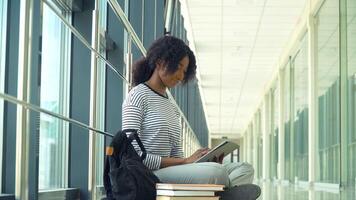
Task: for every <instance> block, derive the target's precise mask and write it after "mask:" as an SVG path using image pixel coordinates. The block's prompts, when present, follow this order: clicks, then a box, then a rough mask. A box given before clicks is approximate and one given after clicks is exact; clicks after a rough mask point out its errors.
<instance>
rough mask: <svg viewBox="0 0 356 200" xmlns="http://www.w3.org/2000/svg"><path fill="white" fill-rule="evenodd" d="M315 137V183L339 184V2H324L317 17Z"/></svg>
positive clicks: (328, 0) (329, 0)
mask: <svg viewBox="0 0 356 200" xmlns="http://www.w3.org/2000/svg"><path fill="white" fill-rule="evenodd" d="M316 20H317V22H318V23H317V25H316V31H317V50H318V52H317V90H318V109H317V110H318V129H319V130H318V133H317V134H316V141H317V151H316V163H317V166H316V181H317V182H324V183H337V184H339V183H340V78H339V77H340V70H339V56H338V55H339V1H335V0H327V1H325V2H324V4H323V5H322V7H321V9H320V10H319V12H318V14H317V16H316Z"/></svg>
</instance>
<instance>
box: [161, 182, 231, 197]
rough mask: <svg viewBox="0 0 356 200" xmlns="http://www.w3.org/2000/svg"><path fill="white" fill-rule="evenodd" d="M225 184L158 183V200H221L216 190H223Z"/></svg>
mask: <svg viewBox="0 0 356 200" xmlns="http://www.w3.org/2000/svg"><path fill="white" fill-rule="evenodd" d="M223 188H224V185H215V184H168V183H158V184H156V189H157V198H156V200H219V197H218V196H215V192H218V191H223V190H224V189H223Z"/></svg>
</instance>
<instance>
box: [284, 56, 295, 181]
mask: <svg viewBox="0 0 356 200" xmlns="http://www.w3.org/2000/svg"><path fill="white" fill-rule="evenodd" d="M283 78H284V81H283V83H284V88H283V92H282V94H283V101H284V104H283V109H284V119H283V123H284V159H285V164H284V166H285V168H284V172H285V177H284V178H285V179H286V180H290V181H292V179H294V178H292V177H293V176H292V170H291V169H292V162H293V160H292V157H291V155H292V149H293V148H292V145H293V144H292V138H293V137H292V134H293V133H292V131H291V123H290V121H291V113H290V110H291V101H290V100H291V84H290V83H291V68H290V62H288V63H287V65H286V66H285V68H284V70H283Z"/></svg>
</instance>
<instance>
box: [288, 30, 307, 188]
mask: <svg viewBox="0 0 356 200" xmlns="http://www.w3.org/2000/svg"><path fill="white" fill-rule="evenodd" d="M292 66H293V88H294V89H293V91H294V101H293V102H294V106H293V107H294V109H293V113H292V114H293V130H294V138H293V140H294V164H293V165H294V170H295V176H296V177H297V178H298V180H303V181H308V146H309V145H308V107H309V106H308V83H309V82H308V37H307V34H305V35H304V37H303V39H302V40H301V44H300V50H299V51H298V53H297V54H296V55H295V57H294V59H293V64H292Z"/></svg>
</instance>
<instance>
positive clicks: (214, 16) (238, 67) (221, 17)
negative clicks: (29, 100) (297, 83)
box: [186, 0, 306, 136]
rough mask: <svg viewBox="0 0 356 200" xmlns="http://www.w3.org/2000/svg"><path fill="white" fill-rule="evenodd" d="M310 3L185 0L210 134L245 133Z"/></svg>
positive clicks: (264, 0) (278, 0)
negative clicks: (284, 50) (305, 8)
mask: <svg viewBox="0 0 356 200" xmlns="http://www.w3.org/2000/svg"><path fill="white" fill-rule="evenodd" d="M305 5H306V0H293V1H290V0H186V6H187V12H188V15H189V18H190V24H191V29H192V36H193V38H194V44H195V50H196V56H197V60H198V64H199V66H198V68H199V72H200V78H201V82H200V84H201V87H202V89H203V95H204V99H205V104H206V105H205V108H206V112H207V117H208V123H209V124H208V126H209V129H210V134H211V135H213V136H214V135H230V134H233V135H238V134H241V133H242V131H244V128H246V126H247V123H248V122H249V120H250V118H251V116H252V115H253V113H254V112H255V109H256V108H257V106H258V104H259V103H260V101H261V97H262V95H263V92H264V86H265V85H266V84H267V82H269V81H270V80H271V78H272V75H273V72H275V69H276V67H277V65H276V64H277V61H278V59H279V57H280V55H281V53H282V50H283V48H284V47H285V46H286V45H287V42H288V39H290V36H291V34H292V31H293V30H294V28H295V26H296V24H297V22H298V19H299V17H300V16H301V14H302V11H303V10H304V7H305Z"/></svg>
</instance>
